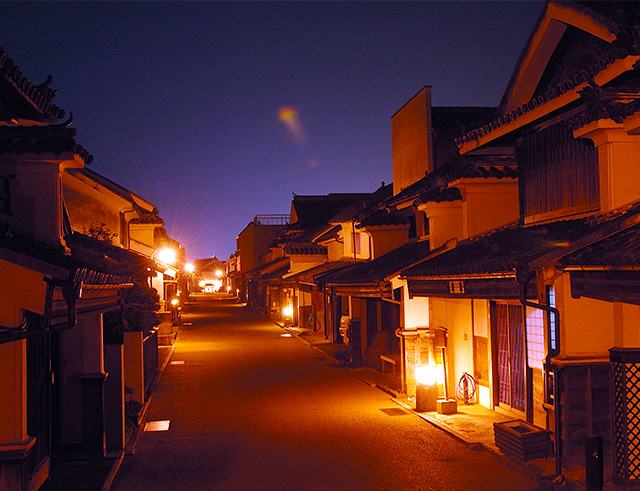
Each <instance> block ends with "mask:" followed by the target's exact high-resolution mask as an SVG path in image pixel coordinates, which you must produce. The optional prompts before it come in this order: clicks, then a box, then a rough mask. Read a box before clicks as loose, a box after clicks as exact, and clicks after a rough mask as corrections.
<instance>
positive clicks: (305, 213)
mask: <svg viewBox="0 0 640 491" xmlns="http://www.w3.org/2000/svg"><path fill="white" fill-rule="evenodd" d="M368 195H369V194H368V193H330V194H326V195H320V196H317V195H315V196H303V195H294V197H293V202H292V204H291V206H292V207H293V208H294V209H295V211H296V214H297V217H298V221H297V222H296V223H294V224H292V226H297V227H304V228H310V227H317V226H319V225H324V224H325V223H326V222H327V221H329V219H330V218H331V217H333V216H334V215H336V214H337V213H338V212H339V211H341V210H343V209H344V208H346V207H348V206H350V205H351V204H353V203H354V202H356V201H359V200H363V199H366V197H367V196H368Z"/></svg>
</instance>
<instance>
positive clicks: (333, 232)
mask: <svg viewBox="0 0 640 491" xmlns="http://www.w3.org/2000/svg"><path fill="white" fill-rule="evenodd" d="M341 229H342V227H341V226H340V225H334V226H333V227H326V228H325V229H324V230H325V231H324V232H323V233H322V234H321V235H318V236H316V237H314V238H313V241H314V242H324V241H325V240H331V239H335V238H337V237H338V232H340V230H341Z"/></svg>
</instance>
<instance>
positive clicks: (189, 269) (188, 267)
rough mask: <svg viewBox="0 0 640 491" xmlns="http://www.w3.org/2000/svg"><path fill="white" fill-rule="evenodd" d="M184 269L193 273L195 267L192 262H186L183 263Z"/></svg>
mask: <svg viewBox="0 0 640 491" xmlns="http://www.w3.org/2000/svg"><path fill="white" fill-rule="evenodd" d="M184 270H185V271H186V272H187V273H193V272H194V271H195V270H196V267H195V266H194V265H193V263H187V264H185V265H184Z"/></svg>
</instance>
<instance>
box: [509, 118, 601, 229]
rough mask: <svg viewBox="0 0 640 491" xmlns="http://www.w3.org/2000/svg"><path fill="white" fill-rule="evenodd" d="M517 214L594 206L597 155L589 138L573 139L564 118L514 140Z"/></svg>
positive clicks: (586, 208) (597, 197)
mask: <svg viewBox="0 0 640 491" xmlns="http://www.w3.org/2000/svg"><path fill="white" fill-rule="evenodd" d="M516 155H517V158H518V162H519V165H520V180H519V187H520V199H521V214H522V215H523V216H525V217H530V216H533V215H543V214H547V213H551V212H554V211H558V210H570V209H575V210H576V211H587V210H597V209H598V201H599V189H598V165H597V155H596V150H595V148H594V145H593V143H592V142H591V141H590V140H584V139H576V138H574V137H573V134H572V130H571V127H570V124H569V121H568V120H567V119H561V120H560V121H556V122H554V123H553V124H551V125H550V126H546V125H540V126H538V127H537V128H533V129H531V130H529V131H527V132H526V133H525V134H523V135H522V137H521V138H520V139H519V141H518V145H517V148H516Z"/></svg>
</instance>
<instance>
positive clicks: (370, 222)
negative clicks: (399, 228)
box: [356, 211, 409, 228]
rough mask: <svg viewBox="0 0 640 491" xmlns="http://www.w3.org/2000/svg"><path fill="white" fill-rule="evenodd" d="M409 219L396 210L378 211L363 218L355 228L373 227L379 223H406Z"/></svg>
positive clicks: (379, 224)
mask: <svg viewBox="0 0 640 491" xmlns="http://www.w3.org/2000/svg"><path fill="white" fill-rule="evenodd" d="M408 223H409V219H408V218H407V217H406V216H405V215H404V214H403V213H398V212H388V211H380V212H378V213H376V214H374V215H370V216H368V217H365V218H363V219H362V220H361V221H360V223H359V224H357V225H356V228H364V227H375V226H381V225H407V224H408Z"/></svg>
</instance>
